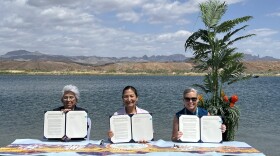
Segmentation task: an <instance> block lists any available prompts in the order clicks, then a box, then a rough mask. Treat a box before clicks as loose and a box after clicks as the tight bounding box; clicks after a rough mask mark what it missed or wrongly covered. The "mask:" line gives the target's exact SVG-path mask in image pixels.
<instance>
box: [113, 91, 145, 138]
mask: <svg viewBox="0 0 280 156" xmlns="http://www.w3.org/2000/svg"><path fill="white" fill-rule="evenodd" d="M122 100H123V106H124V107H123V108H121V109H119V110H118V111H117V112H115V113H114V115H126V114H140V113H149V112H148V111H146V110H144V109H141V108H139V107H137V101H138V93H137V90H136V89H135V88H134V87H133V86H126V87H125V88H124V89H123V92H122ZM113 136H114V133H113V132H112V131H111V130H110V131H108V137H109V138H112V137H113ZM140 142H143V143H144V142H146V141H144V140H143V141H140Z"/></svg>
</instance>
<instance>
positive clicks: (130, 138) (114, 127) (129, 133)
mask: <svg viewBox="0 0 280 156" xmlns="http://www.w3.org/2000/svg"><path fill="white" fill-rule="evenodd" d="M110 129H111V131H112V132H113V133H114V136H113V137H112V138H111V141H112V142H113V143H119V142H138V141H140V140H145V141H151V140H153V138H154V136H153V118H152V115H151V114H148V113H147V114H134V115H113V116H111V117H110Z"/></svg>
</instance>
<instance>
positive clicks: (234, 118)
mask: <svg viewBox="0 0 280 156" xmlns="http://www.w3.org/2000/svg"><path fill="white" fill-rule="evenodd" d="M198 99H199V103H198V105H199V106H200V107H203V108H205V109H207V110H208V111H209V113H210V114H211V115H219V116H221V117H222V118H223V121H224V124H225V125H226V126H227V130H226V132H225V134H224V135H223V140H225V141H230V140H234V136H235V131H236V130H237V128H238V121H239V118H240V111H239V108H238V107H237V106H236V105H235V103H236V102H237V101H238V96H237V95H236V94H234V95H232V96H231V97H230V98H229V97H228V96H227V95H226V94H225V93H224V91H222V92H221V94H220V98H219V100H218V105H215V106H214V105H212V101H213V99H204V97H203V95H201V94H200V95H198Z"/></svg>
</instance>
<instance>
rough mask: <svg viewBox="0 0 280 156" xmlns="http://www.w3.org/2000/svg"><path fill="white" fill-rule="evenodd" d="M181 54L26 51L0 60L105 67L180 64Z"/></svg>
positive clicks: (182, 58) (182, 59) (183, 58)
mask: <svg viewBox="0 0 280 156" xmlns="http://www.w3.org/2000/svg"><path fill="white" fill-rule="evenodd" d="M188 59H189V58H188V57H185V56H184V55H182V54H174V55H169V56H164V55H158V56H155V55H153V56H150V57H148V56H146V55H144V56H143V57H121V58H116V57H98V56H64V55H47V54H43V53H40V52H29V51H26V50H16V51H10V52H7V53H6V54H4V55H2V56H0V60H6V61H62V62H76V63H84V64H92V65H105V64H110V63H118V62H182V61H185V60H188Z"/></svg>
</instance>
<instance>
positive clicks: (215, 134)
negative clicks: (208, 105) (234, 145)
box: [200, 116, 223, 142]
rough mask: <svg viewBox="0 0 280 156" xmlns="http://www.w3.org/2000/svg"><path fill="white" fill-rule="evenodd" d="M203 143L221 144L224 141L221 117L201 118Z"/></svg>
mask: <svg viewBox="0 0 280 156" xmlns="http://www.w3.org/2000/svg"><path fill="white" fill-rule="evenodd" d="M200 120H201V141H202V142H221V141H222V139H223V138H222V131H221V126H222V122H223V121H222V119H221V117H220V116H203V117H201V119H200Z"/></svg>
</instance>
